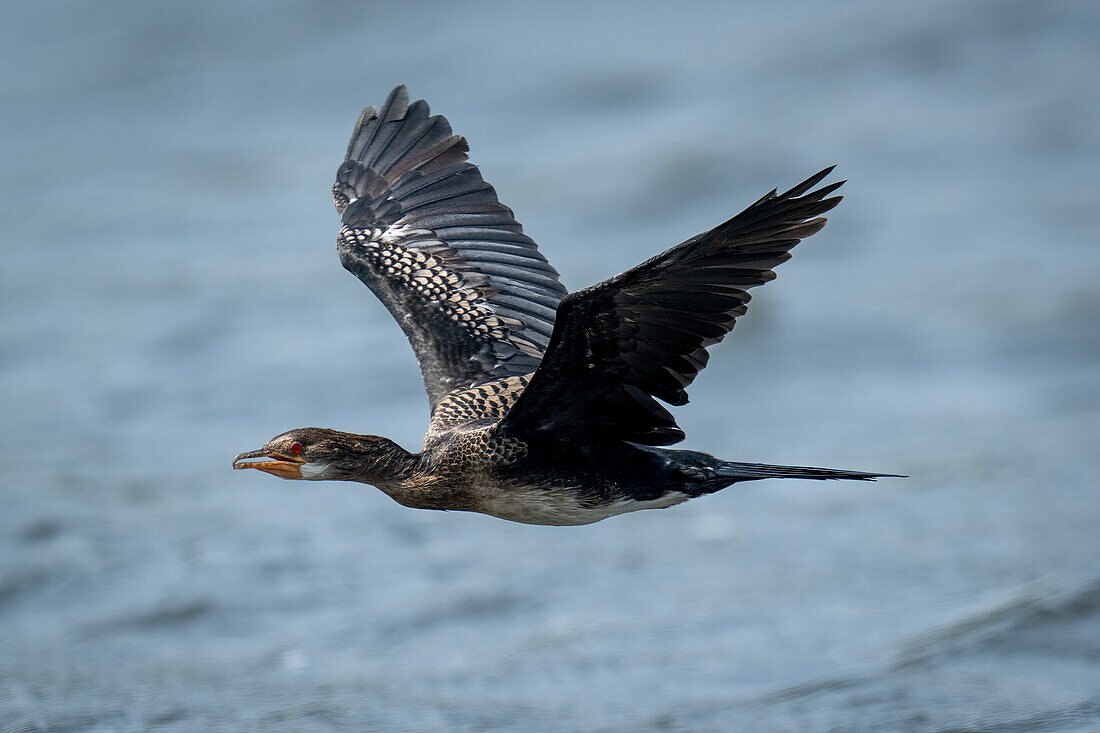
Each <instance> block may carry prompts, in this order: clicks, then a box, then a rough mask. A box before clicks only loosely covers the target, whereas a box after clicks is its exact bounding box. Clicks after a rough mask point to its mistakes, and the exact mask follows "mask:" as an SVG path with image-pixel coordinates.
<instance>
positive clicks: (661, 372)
mask: <svg viewBox="0 0 1100 733" xmlns="http://www.w3.org/2000/svg"><path fill="white" fill-rule="evenodd" d="M831 170H832V168H827V169H825V170H823V171H821V172H820V173H818V174H817V175H815V176H812V177H810V178H809V179H807V180H806V181H803V182H802V183H801V184H799V185H798V186H795V187H794V188H792V189H791V190H790V191H787V192H786V193H783V194H777V193H776V192H775V191H772V192H770V193H768V194H767V195H765V196H764V197H763V198H761V199H760V200H758V201H757V202H756V203H754V204H753V205H752V206H750V207H749V208H747V209H745V211H743V212H741V213H740V214H738V215H737V216H735V217H734V218H732V219H730V220H729V221H727V222H726V223H724V224H722V225H720V226H718V227H716V228H714V229H712V230H710V231H709V232H706V233H704V234H700V235H698V236H696V237H693V238H691V239H689V240H688V241H686V242H684V243H683V244H680V245H678V246H677V247H674V248H672V249H670V250H668V251H667V252H665V253H663V254H660V255H658V256H656V257H654V258H653V259H651V260H649V261H648V262H645V263H643V264H641V265H639V266H637V267H635V268H633V269H631V270H628V271H627V272H624V273H622V274H621V275H618V276H616V277H613V278H611V279H610V280H606V281H604V282H602V283H599V284H597V285H594V286H592V287H590V288H586V289H584V290H581V291H578V292H576V293H573V294H571V295H569V296H568V297H567V298H565V300H563V301H562V303H561V305H560V306H559V308H558V317H557V320H556V322H555V326H554V333H553V336H552V338H551V340H550V345H549V347H548V348H547V351H546V356H545V357H544V358H543V361H542V364H541V365H540V366H539V368H538V371H537V372H535V374H534V376H533V377H532V379H531V382H530V385H529V386H528V387H527V389H526V390H525V391H524V392H523V394H522V395H520V397H519V399H518V401H517V402H516V404H515V406H514V407H513V408H512V410H511V411H510V412H509V413H508V415H506V416H505V418H504V420H503V422H502V424H501V427H502V429H505V430H508V431H510V432H512V433H514V434H517V435H525V436H530V435H532V434H533V433H537V432H542V431H548V432H550V433H556V434H560V435H562V436H566V437H564V438H562V439H564V440H568V441H577V442H589V443H591V442H605V441H615V440H623V441H628V442H632V443H640V444H644V445H668V444H671V443H675V442H678V441H680V440H682V439H683V437H684V434H683V432H682V431H681V430H680V428H679V427H677V425H676V422H675V420H674V419H673V417H672V415H671V414H670V413H669V412H668V410H666V409H665V408H664V407H662V406H661V405H660V404H659V403H658V402H657V401H656V400H655V399H654V398H657V399H660V400H662V401H664V402H667V403H668V404H671V405H682V404H685V403H686V402H687V401H688V396H687V391H686V387H687V386H688V385H690V384H691V382H692V380H694V379H695V376H696V374H698V373H699V371H700V370H701V369H702V368H703V367H704V366H706V363H707V351H706V349H707V347H708V346H711V345H713V344H715V343H717V342H719V341H721V340H722V338H723V337H724V336H725V335H726V334H727V333H728V332H729V331H730V329H732V328H733V326H734V322H735V321H736V319H737V317H738V316H740V315H742V314H744V313H745V309H746V307H747V304H748V302H749V294H748V293H747V292H746V290H748V289H749V288H751V287H755V286H757V285H761V284H763V283H765V282H767V281H769V280H771V279H773V278H774V277H775V273H774V272H772V270H771V268H773V267H775V266H776V265H778V264H780V263H782V262H785V261H786V260H787V259H789V258H790V253H789V251H790V249H791V248H793V247H794V246H795V245H796V244H798V242H799V241H800V240H802V239H804V238H805V237H808V236H810V235H811V234H814V233H815V232H817V231H819V230H820V229H821V228H822V227H823V226H824V225H825V219H822V218H814V217H817V216H818V215H819V214H822V213H824V212H826V211H828V210H829V209H831V208H833V207H834V206H836V204H837V203H838V202H839V201H840V197H839V196H834V197H832V198H826V196H828V195H829V194H830V193H832V192H833V191H835V190H836V189H837V188H838V187H839V186H840V185H841V184H840V183H834V184H830V185H828V186H823V187H822V188H819V189H817V190H816V191H812V192H810V193H807V191H810V189H812V188H813V187H814V186H815V185H817V184H818V183H819V182H820V181H821V180H822V179H823V178H824V177H825V176H827V175H828V174H829V172H830V171H831Z"/></svg>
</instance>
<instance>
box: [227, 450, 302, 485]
mask: <svg viewBox="0 0 1100 733" xmlns="http://www.w3.org/2000/svg"><path fill="white" fill-rule="evenodd" d="M303 463H305V461H303V460H302V459H301V458H295V457H293V456H284V455H283V454H282V453H275V452H274V451H268V450H264V449H262V448H261V449H260V450H254V451H249V452H248V453H242V454H240V455H239V456H237V457H236V458H234V459H233V468H255V469H258V470H260V471H263V472H264V473H270V474H271V475H272V476H278V477H279V478H302V464H303Z"/></svg>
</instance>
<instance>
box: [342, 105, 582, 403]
mask: <svg viewBox="0 0 1100 733" xmlns="http://www.w3.org/2000/svg"><path fill="white" fill-rule="evenodd" d="M467 149H468V148H467V145H466V141H465V139H463V138H462V137H459V136H458V135H454V134H453V133H452V132H451V126H450V124H448V122H447V120H446V119H444V118H443V117H441V116H438V115H436V116H432V115H431V114H430V110H429V109H428V105H427V103H426V102H424V101H423V100H420V101H417V102H413V103H412V104H409V95H408V91H407V90H406V89H405V87H404V86H400V87H397V88H396V89H394V90H393V92H391V93H390V96H389V97H388V98H387V100H386V102H385V104H383V105H382V107H381V109H380V110H375V109H374V108H373V107H367V108H366V109H365V110H363V113H362V114H361V115H360V116H359V119H358V121H357V122H356V125H355V130H354V132H353V133H352V137H351V140H350V142H349V143H348V148H347V155H346V156H345V159H344V162H343V164H342V165H341V166H340V168H339V170H338V171H337V176H336V183H335V185H334V186H333V188H332V199H333V203H334V204H335V206H336V210H337V212H339V213H340V215H341V222H340V223H341V226H340V234H339V238H338V243H337V249H338V252H339V254H340V261H341V263H342V264H343V265H344V267H345V268H347V269H348V270H349V271H351V272H352V273H353V274H355V275H356V276H357V277H358V278H359V279H360V280H362V281H363V282H364V283H365V284H366V285H367V287H369V288H370V289H371V290H372V291H373V292H374V293H375V294H376V295H377V296H378V298H379V299H380V300H381V301H382V302H383V304H385V306H386V307H387V308H388V309H389V311H390V312H391V313H392V314H393V316H394V318H395V319H396V320H397V322H398V323H399V324H400V326H401V328H402V330H404V332H405V334H406V336H407V337H408V339H409V342H410V343H411V344H412V347H413V350H414V351H415V352H416V357H417V360H418V362H419V363H420V370H421V373H422V375H423V377H424V386H425V388H426V390H427V392H428V398H429V402H430V404H431V406H432V409H433V410H435V408H436V406H437V405H438V404H439V403H440V401H441V400H442V399H443V398H444V397H446V395H448V394H450V393H452V392H455V391H458V390H464V389H467V388H470V387H472V386H475V385H479V384H482V383H485V382H489V381H492V380H497V379H501V378H508V377H514V376H517V375H523V374H529V373H531V372H533V371H534V370H535V368H536V367H537V366H538V363H539V361H540V359H541V358H542V353H543V350H544V349H545V348H546V345H547V344H548V343H549V340H550V334H551V333H552V331H553V323H554V318H555V314H556V310H557V306H558V304H559V303H560V302H561V300H562V298H563V297H564V296H565V294H566V290H565V288H564V287H562V285H561V283H560V282H559V281H558V273H557V271H556V270H554V268H553V267H552V266H551V265H550V264H549V263H548V262H547V261H546V258H545V257H543V255H542V254H541V253H540V252H539V251H538V249H537V248H536V245H535V243H534V242H533V241H532V240H531V239H530V238H529V237H527V236H526V235H524V234H523V229H522V227H521V226H520V225H519V223H518V222H516V220H515V217H514V216H513V214H512V210H511V209H509V208H508V207H507V206H505V205H504V204H502V203H500V201H498V200H497V196H496V191H495V190H494V189H493V187H492V186H491V185H490V184H489V183H488V182H486V181H485V180H484V179H483V178H482V177H481V172H480V171H479V170H478V168H477V167H476V166H475V165H473V164H472V163H470V162H469V161H468V160H467V158H466V151H467Z"/></svg>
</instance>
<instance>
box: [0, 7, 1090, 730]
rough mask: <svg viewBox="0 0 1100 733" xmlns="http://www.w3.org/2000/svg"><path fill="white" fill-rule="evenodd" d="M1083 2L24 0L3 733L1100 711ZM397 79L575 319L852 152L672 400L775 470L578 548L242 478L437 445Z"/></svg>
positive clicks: (1, 200)
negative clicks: (399, 226) (835, 196)
mask: <svg viewBox="0 0 1100 733" xmlns="http://www.w3.org/2000/svg"><path fill="white" fill-rule="evenodd" d="M1098 38H1100V6H1098V5H1097V4H1096V3H1095V2H1091V1H1089V0H1083V1H1082V2H1062V3H1038V2H959V1H957V0H952V1H950V2H946V1H944V2H926V3H878V2H870V1H867V2H861V1H858V0H852V1H849V2H835V3H820V2H798V3H770V4H767V5H766V6H765V5H763V4H755V5H751V6H750V5H745V6H739V5H735V4H732V3H731V4H726V3H714V4H685V3H654V2H646V3H632V4H614V5H613V4H600V3H584V4H559V3H546V4H543V5H542V6H534V5H530V6H528V5H521V4H477V3H446V4H444V3H438V4H420V3H403V4H385V5H383V4H377V5H375V4H367V3H354V2H324V3H293V2H268V3H220V2H213V1H210V2H191V3H186V4H184V3H178V4H169V3H146V2H136V1H135V2H129V3H72V2H9V3H5V4H4V6H3V9H2V10H0V61H2V63H0V68H2V69H3V71H2V74H0V90H2V110H3V111H2V117H0V125H2V135H0V159H2V161H3V163H2V171H0V216H2V221H3V227H2V228H3V235H2V247H3V250H2V254H3V264H2V266H0V343H2V344H3V346H2V347H0V400H2V407H0V414H2V416H3V431H2V432H0V486H2V488H0V730H3V731H140V730H154V729H155V730H162V731H216V730H225V731H241V730H247V731H330V730H331V731H363V730H371V731H391V730H393V731H403V730H412V731H475V730H494V731H495V730H505V731H532V730H539V731H626V730H673V731H730V730H746V731H765V732H771V731H868V732H872V731H873V732H876V733H877V732H879V731H1001V732H1008V731H1019V732H1021V733H1022V732H1023V731H1035V730H1038V731H1086V730H1097V729H1100V495H1098V483H1100V482H1098V479H1097V476H1098V475H1100V364H1098V360H1100V288H1098V285H1097V283H1098V281H1100V241H1098V236H1097V216H1098V214H1100V94H1098V93H1097V91H1096V90H1097V86H1096V85H1097V81H1096V79H1097V75H1098V72H1100V43H1098V42H1097V39H1098ZM400 82H405V83H407V84H409V86H410V89H411V92H412V94H413V96H414V98H419V97H424V98H427V99H428V100H429V101H430V103H431V105H432V107H433V109H434V110H435V111H437V112H441V113H443V114H446V115H447V116H448V117H449V118H450V120H451V122H452V124H453V126H454V128H455V129H456V131H458V132H460V133H461V134H464V135H466V136H467V137H468V139H469V141H470V146H471V150H472V157H473V160H474V161H475V162H477V163H478V164H479V165H480V166H481V168H482V170H483V172H484V174H485V176H486V178H487V179H488V180H490V181H491V182H493V183H494V184H495V185H496V187H497V189H498V191H499V193H500V196H501V198H502V200H504V201H505V202H507V203H508V204H510V205H511V206H512V207H513V208H514V209H515V211H516V213H517V217H518V218H519V219H520V221H522V222H523V223H524V225H525V226H526V230H527V231H528V233H529V234H531V235H532V236H533V237H534V238H535V239H536V240H537V241H538V242H540V244H541V246H542V248H543V250H544V251H545V252H546V253H547V255H548V256H549V258H550V259H551V261H552V262H553V263H554V264H555V265H556V266H557V267H558V269H559V270H560V271H561V273H562V276H563V280H564V282H565V283H566V285H567V286H569V287H570V288H579V287H582V286H585V285H588V284H590V283H592V282H595V281H597V280H600V279H603V278H604V277H607V276H609V275H611V274H614V273H616V272H619V271H620V270H622V269H625V268H626V267H629V266H631V265H633V264H635V263H637V262H639V261H641V260H642V259H644V258H646V257H648V256H650V255H652V254H654V253H656V252H658V251H660V250H662V249H664V248H666V247H668V246H671V245H673V244H675V243H677V242H679V241H681V240H683V239H685V238H687V237H689V236H691V235H693V234H695V233H696V232H699V231H701V230H704V229H707V228H709V227H711V226H713V225H714V224H716V223H718V222H720V221H722V220H724V219H725V218H726V217H728V216H730V215H732V214H734V213H736V212H737V211H739V210H740V209H741V208H742V207H743V206H745V205H746V204H748V203H749V202H751V201H752V200H754V199H755V198H757V197H758V196H759V195H761V194H762V193H764V192H765V191H767V190H769V189H771V188H772V187H774V186H779V187H784V186H790V185H793V184H794V183H796V182H798V181H800V180H801V179H802V178H804V177H805V176H807V175H808V174H810V173H812V172H814V171H816V170H818V169H820V168H822V167H824V166H825V165H828V164H832V163H837V164H839V167H838V169H837V175H838V176H840V177H844V178H848V179H849V183H848V184H847V185H846V186H845V187H844V192H845V194H846V198H845V201H844V202H843V203H842V204H841V206H840V207H839V208H838V209H837V210H835V211H834V212H833V213H832V214H831V215H830V217H831V221H830V224H829V226H828V227H826V229H825V230H824V231H823V232H822V233H821V234H819V235H817V236H815V237H813V238H812V239H811V240H808V241H807V242H806V243H804V244H803V245H802V246H801V247H799V249H798V250H796V252H795V257H794V259H793V260H792V261H791V262H790V263H788V264H785V265H784V266H783V267H782V268H780V270H779V278H778V280H777V281H776V282H775V283H773V284H770V285H768V286H767V287H765V288H762V289H760V290H757V291H754V292H755V293H756V295H755V297H754V299H753V303H752V306H751V308H750V310H749V314H748V316H747V317H746V318H744V319H742V322H741V323H740V325H739V326H738V328H737V330H736V331H735V332H734V333H733V334H732V336H731V337H730V338H729V339H728V340H727V341H726V342H725V343H723V344H722V345H721V346H720V347H718V348H716V349H714V350H713V351H714V354H713V358H712V359H711V366H710V367H709V368H708V369H707V370H706V372H704V373H703V375H702V376H701V377H700V378H699V379H698V380H697V381H696V383H695V384H694V386H693V388H692V395H693V397H694V401H693V403H692V404H691V405H689V406H687V407H685V408H683V409H680V410H678V411H677V415H678V418H679V420H680V423H681V425H682V426H683V427H684V428H685V429H686V430H687V433H688V436H689V439H688V442H687V443H686V444H685V445H686V446H690V447H693V448H697V449H701V450H707V451H710V452H713V453H716V454H719V455H721V456H723V457H725V458H728V459H737V460H750V461H767V462H775V463H795V464H808V465H825V466H838V467H844V468H855V469H863V470H871V471H895V472H901V473H907V474H910V475H911V476H912V477H911V478H909V479H906V480H904V481H901V480H895V481H882V482H880V483H878V484H874V485H867V484H859V483H843V482H838V483H828V484H824V483H812V482H799V481H789V482H780V481H770V482H758V483H750V484H743V485H740V486H737V487H734V488H731V489H729V490H727V491H725V492H722V493H720V494H718V495H715V496H711V497H707V498H703V499H700V500H697V501H694V502H691V503H689V504H686V505H683V506H680V507H677V508H675V509H670V510H667V511H649V512H641V513H638V514H633V515H626V516H622V517H617V518H614V519H611V520H608V521H606V522H603V523H600V524H596V525H592V526H586V527H577V528H554V527H531V526H522V525H517V524H509V523H506V522H503V521H501V520H497V519H492V518H489V517H484V516H478V515H468V514H444V513H429V512H416V511H412V510H409V509H405V508H403V507H400V506H398V505H397V504H394V503H393V502H391V501H390V500H389V499H387V498H386V497H384V496H383V495H382V494H380V493H379V492H377V491H375V490H374V489H371V488H370V487H366V486H362V485H358V484H343V483H308V484H307V483H297V482H284V481H278V480H276V479H274V478H272V477H269V476H265V475H262V474H260V473H258V472H233V471H231V470H230V468H229V463H230V459H231V457H232V456H233V455H234V454H235V453H237V452H239V451H242V450H247V449H251V448H254V447H257V446H258V445H259V444H260V443H262V442H263V441H264V440H266V439H267V438H269V437H270V436H271V435H273V434H275V433H278V432H280V431H282V430H284V429H287V428H291V427H296V426H299V425H325V426H332V427H337V428H342V429H345V430H352V431H361V432H374V433H380V434H384V435H389V436H391V437H393V438H395V439H397V440H398V441H400V442H402V443H403V444H404V445H406V446H407V447H410V448H415V447H416V446H417V445H418V444H419V441H420V437H421V435H422V431H423V429H424V426H425V423H426V418H427V410H426V403H425V399H424V396H423V392H422V387H421V385H420V380H419V376H418V374H417V371H416V368H415V363H414V361H413V357H412V353H411V351H410V349H409V348H408V346H407V344H406V343H405V342H404V340H403V337H402V335H401V333H400V331H399V330H398V328H397V327H396V325H395V324H394V323H393V322H392V321H391V319H390V318H389V316H388V315H387V314H386V313H385V311H384V310H383V309H382V307H381V306H380V305H379V304H378V303H377V302H375V301H374V299H373V298H372V296H371V295H370V293H369V292H368V291H367V290H366V289H365V288H363V286H362V285H361V284H360V283H359V282H357V281H356V280H355V279H354V278H353V277H351V276H350V275H348V274H347V273H346V272H344V271H343V270H342V269H341V268H340V266H339V264H338V262H337V259H336V255H335V251H334V240H335V232H336V218H335V214H334V213H333V211H332V209H331V203H330V201H329V198H328V188H329V186H330V185H331V182H332V177H333V175H334V172H335V170H336V168H337V165H338V163H339V162H340V160H341V157H342V155H343V151H344V146H345V144H346V138H347V135H348V134H349V132H350V130H351V126H352V123H353V122H354V120H355V117H356V115H357V113H358V112H359V110H360V108H361V107H363V106H365V105H366V104H369V103H374V104H378V103H380V102H381V101H382V100H383V99H384V97H385V95H386V93H387V92H388V91H389V90H390V88H391V87H393V86H394V85H395V84H397V83H400Z"/></svg>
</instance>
